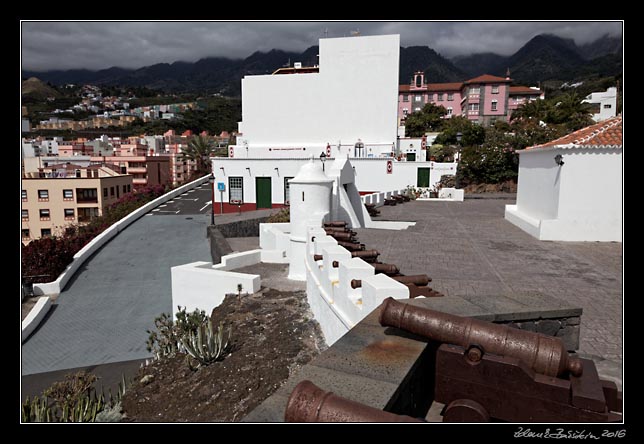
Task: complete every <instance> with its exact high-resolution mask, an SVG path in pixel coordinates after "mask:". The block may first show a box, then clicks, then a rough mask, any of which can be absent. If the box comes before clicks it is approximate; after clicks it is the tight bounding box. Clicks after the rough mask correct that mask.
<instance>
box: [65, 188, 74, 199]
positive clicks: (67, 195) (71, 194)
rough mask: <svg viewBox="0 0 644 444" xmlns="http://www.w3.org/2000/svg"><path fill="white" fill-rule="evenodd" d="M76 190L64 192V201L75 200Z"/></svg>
mask: <svg viewBox="0 0 644 444" xmlns="http://www.w3.org/2000/svg"><path fill="white" fill-rule="evenodd" d="M73 198H74V190H63V199H73Z"/></svg>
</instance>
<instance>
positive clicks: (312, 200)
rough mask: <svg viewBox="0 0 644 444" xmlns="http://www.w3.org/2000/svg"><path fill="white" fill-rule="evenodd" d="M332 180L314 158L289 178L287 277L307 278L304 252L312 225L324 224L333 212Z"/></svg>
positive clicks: (301, 279) (299, 279)
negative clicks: (289, 228)
mask: <svg viewBox="0 0 644 444" xmlns="http://www.w3.org/2000/svg"><path fill="white" fill-rule="evenodd" d="M333 182H334V181H333V179H331V178H330V177H328V176H327V175H326V174H324V171H322V167H321V165H320V164H319V163H317V162H314V161H313V158H311V160H310V161H309V162H308V163H306V164H304V165H303V166H302V167H301V168H300V170H299V171H298V173H297V175H296V176H295V177H294V178H293V179H291V180H290V181H289V189H290V203H291V224H290V225H291V234H290V242H291V251H290V267H289V273H288V278H289V279H293V280H298V281H304V280H306V271H305V268H304V267H305V266H304V255H305V254H306V234H307V230H308V227H309V226H313V227H318V228H319V227H321V226H322V223H323V222H324V221H325V219H328V217H329V215H330V213H331V193H332V190H333Z"/></svg>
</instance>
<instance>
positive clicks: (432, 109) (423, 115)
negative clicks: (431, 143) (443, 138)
mask: <svg viewBox="0 0 644 444" xmlns="http://www.w3.org/2000/svg"><path fill="white" fill-rule="evenodd" d="M446 115H447V110H446V109H445V107H444V106H442V105H440V106H436V105H434V104H433V103H428V104H427V105H425V106H424V107H423V109H421V110H420V111H416V112H415V113H412V114H410V115H409V116H407V120H406V121H405V133H406V134H407V136H408V137H421V136H423V135H424V134H425V133H426V132H428V131H440V130H441V128H442V126H443V117H444V116H446Z"/></svg>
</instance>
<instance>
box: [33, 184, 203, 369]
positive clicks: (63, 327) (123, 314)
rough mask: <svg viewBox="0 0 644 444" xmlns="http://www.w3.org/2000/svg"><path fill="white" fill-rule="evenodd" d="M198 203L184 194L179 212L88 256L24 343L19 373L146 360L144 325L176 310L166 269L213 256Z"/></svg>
mask: <svg viewBox="0 0 644 444" xmlns="http://www.w3.org/2000/svg"><path fill="white" fill-rule="evenodd" d="M197 193H199V194H197ZM186 194H188V195H190V194H194V195H195V198H197V199H200V198H201V196H202V195H206V194H208V193H207V192H206V190H203V189H201V190H198V191H195V192H194V193H186ZM193 199H194V198H193ZM201 200H203V199H201ZM188 202H190V203H188ZM198 202H199V200H197V201H195V200H192V201H188V200H184V199H183V196H182V199H178V200H175V202H174V205H176V208H177V209H178V210H179V213H178V214H177V213H174V214H164V213H161V214H163V215H164V216H165V217H150V216H145V217H142V218H140V219H139V220H137V221H136V222H134V223H133V224H132V225H130V226H129V227H128V228H127V229H126V230H123V231H122V232H120V233H119V234H118V235H117V236H116V237H115V238H114V239H112V240H111V241H110V242H108V243H107V244H106V245H105V246H104V247H103V248H101V249H100V250H99V251H98V252H96V253H95V254H94V255H93V256H92V257H91V258H90V259H89V260H87V262H85V264H83V265H82V267H81V269H80V270H79V271H78V273H77V274H76V275H75V276H74V277H73V278H72V279H71V280H70V282H69V283H68V284H67V287H66V288H65V289H64V290H63V292H62V293H61V294H60V295H59V297H58V299H57V301H56V303H55V304H54V306H53V307H52V310H51V311H50V312H49V314H48V316H47V318H46V319H45V320H44V321H43V322H42V323H41V324H40V326H39V327H38V328H37V329H36V331H35V332H34V333H33V334H32V335H31V337H30V338H29V339H27V341H25V343H23V345H22V374H23V375H29V374H35V373H44V372H51V371H55V370H62V369H72V368H78V367H86V366H94V365H99V364H105V363H114V362H122V361H131V360H135V359H142V358H146V357H149V356H150V353H149V352H148V351H147V350H146V349H145V341H146V339H147V336H148V334H147V333H146V330H147V329H151V328H153V326H154V318H155V317H156V316H158V315H159V314H161V313H169V312H171V311H172V309H173V307H172V290H171V278H170V268H171V267H173V266H175V265H182V264H186V263H189V262H195V261H210V260H211V259H210V248H209V246H208V240H207V239H206V227H207V225H208V223H209V222H210V218H209V215H208V212H207V211H206V210H203V211H204V212H205V213H206V214H201V215H199V213H198V211H199V208H201V207H198V206H197V205H198ZM168 206H169V205H168ZM202 206H203V204H202ZM195 207H196V210H195V209H194V208H195ZM174 211H175V212H176V211H177V210H174ZM181 213H183V214H181Z"/></svg>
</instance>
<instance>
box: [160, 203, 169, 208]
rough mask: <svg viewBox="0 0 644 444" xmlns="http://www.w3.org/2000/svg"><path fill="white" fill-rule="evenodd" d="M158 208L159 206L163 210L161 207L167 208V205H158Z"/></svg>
mask: <svg viewBox="0 0 644 444" xmlns="http://www.w3.org/2000/svg"><path fill="white" fill-rule="evenodd" d="M159 206H160V207H161V208H163V207H167V206H168V205H166V204H163V205H159Z"/></svg>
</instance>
